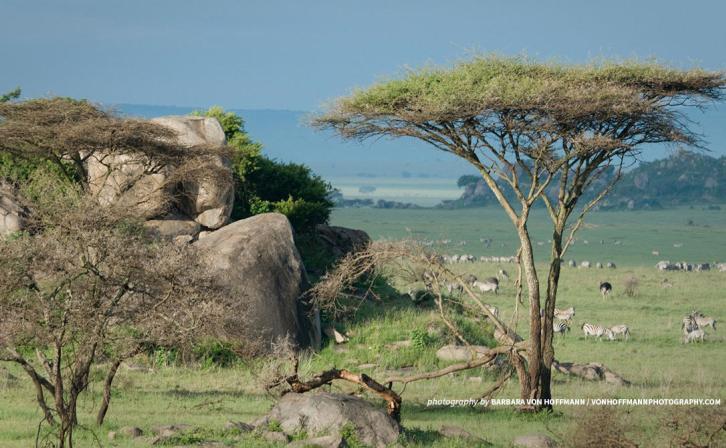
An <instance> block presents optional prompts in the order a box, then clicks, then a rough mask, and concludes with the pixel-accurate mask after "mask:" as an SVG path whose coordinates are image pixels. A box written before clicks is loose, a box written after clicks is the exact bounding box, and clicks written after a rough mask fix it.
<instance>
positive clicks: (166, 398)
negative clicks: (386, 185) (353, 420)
mask: <svg viewBox="0 0 726 448" xmlns="http://www.w3.org/2000/svg"><path fill="white" fill-rule="evenodd" d="M538 213H539V212H538ZM536 217H537V218H543V217H544V216H540V215H539V214H537V215H536ZM689 219H690V220H693V223H694V224H695V225H693V226H690V225H688V224H687V222H688V220H689ZM333 223H334V224H338V225H346V226H350V227H357V228H363V229H365V230H367V231H368V232H369V233H370V234H371V235H372V236H374V237H376V238H381V237H386V238H400V237H406V236H414V237H416V238H420V239H443V238H451V239H452V240H454V241H461V240H466V241H468V243H467V245H466V246H461V247H459V246H452V247H451V248H450V249H451V251H450V253H471V254H475V255H509V254H511V253H512V252H513V251H514V248H515V242H514V239H513V238H512V235H511V232H510V231H509V230H508V223H507V222H506V221H505V220H504V218H503V216H502V215H501V212H500V211H499V210H497V209H479V210H460V211H442V210H375V209H344V210H336V211H335V214H334V216H333ZM588 224H590V226H589V227H588V228H586V229H585V230H584V232H582V233H581V234H580V235H579V238H580V240H582V239H589V240H590V244H589V245H585V244H584V243H582V242H581V241H578V244H577V245H575V246H574V248H573V252H572V254H571V255H572V257H573V258H576V259H578V260H580V259H589V260H590V261H592V262H595V261H614V262H616V263H617V264H618V268H617V269H615V270H597V269H589V270H588V269H570V268H566V269H563V274H562V279H561V283H560V285H561V286H560V294H559V298H558V306H560V307H563V308H565V307H568V306H574V307H575V308H576V311H577V313H576V316H575V317H574V319H573V330H572V332H571V333H570V334H568V335H566V336H565V337H559V336H558V337H557V340H556V342H555V350H556V358H557V359H558V360H560V361H563V362H564V361H570V362H578V363H587V362H600V363H603V364H605V365H606V366H607V367H609V368H610V369H612V370H614V371H615V372H617V373H619V374H621V375H622V376H623V377H625V378H626V379H628V380H630V381H631V382H632V386H630V387H618V386H613V385H608V384H605V383H599V382H589V381H584V380H580V379H576V378H572V377H567V376H564V375H561V374H555V376H554V382H553V393H554V396H555V397H557V398H631V397H632V398H715V399H721V400H722V402H723V400H726V376H725V375H724V372H725V371H726V350H724V343H725V342H726V338H725V337H724V334H723V333H722V332H721V330H720V328H719V331H718V332H713V331H710V330H709V331H708V335H707V337H706V341H705V342H704V343H702V344H700V343H699V344H688V345H684V344H682V343H681V330H680V320H681V317H682V316H683V315H684V314H685V313H688V312H690V311H691V310H692V309H699V310H701V311H703V312H704V313H705V314H707V315H710V316H713V317H715V318H716V319H717V320H719V321H720V320H722V319H723V318H724V317H726V295H725V293H724V291H726V273H722V272H716V271H711V272H668V273H661V272H658V271H657V270H656V269H655V268H654V267H653V266H652V265H653V264H654V263H655V262H656V261H657V260H658V259H667V258H670V259H671V260H674V261H675V260H687V261H713V260H717V259H720V260H722V261H726V260H724V258H726V257H724V253H726V252H725V251H724V248H725V244H726V213H724V212H721V211H705V210H702V209H700V208H694V209H687V208H686V209H680V210H674V211H657V212H622V213H620V212H618V213H596V214H593V215H592V217H591V219H590V220H589V221H588ZM405 227H408V228H409V229H410V231H407V230H406V229H405ZM532 229H533V232H534V235H535V239H536V240H542V241H546V239H547V236H546V231H545V225H544V224H541V223H537V224H534V225H533V226H532ZM481 237H487V238H494V240H495V243H498V242H502V243H504V244H505V246H504V247H494V245H492V248H491V250H490V251H486V250H485V249H484V248H483V247H481V245H480V244H479V238H481ZM600 239H603V240H605V244H603V245H600V244H599V240H600ZM615 240H619V241H621V244H620V245H615V244H614V241H615ZM673 243H681V244H682V247H680V248H675V247H673ZM654 249H658V250H660V251H661V256H659V257H654V256H652V255H650V252H651V250H654ZM546 251H547V248H542V249H540V253H542V252H546ZM454 268H455V269H456V270H457V271H458V272H461V273H464V272H469V273H474V274H476V275H477V276H480V277H485V276H490V275H493V274H495V273H496V270H497V269H498V268H499V266H498V265H497V264H494V263H467V264H461V265H456V266H455V267H454ZM540 269H544V265H540ZM510 272H512V270H510ZM630 277H635V278H637V279H638V287H637V292H636V293H635V294H634V295H633V296H632V297H629V296H626V295H625V294H624V293H623V286H624V283H625V280H626V279H627V278H630ZM666 277H667V278H668V279H669V281H670V283H671V284H672V285H673V286H672V287H671V288H663V287H662V286H661V282H662V280H663V279H664V278H666ZM601 280H608V281H610V282H611V283H612V284H613V286H614V292H613V294H612V297H610V298H609V299H607V300H603V299H602V298H601V297H600V295H599V293H598V283H599V281H601ZM387 283H388V284H389V285H391V286H394V287H395V288H397V289H398V292H403V291H405V290H406V289H407V288H408V287H409V286H412V285H409V284H407V283H405V282H403V281H402V280H401V279H399V278H396V277H390V278H388V279H387ZM384 286H385V285H384ZM414 286H415V285H414ZM384 290H385V288H384ZM484 299H485V300H486V301H487V302H488V303H491V304H493V305H496V306H497V307H499V309H500V310H501V312H502V315H503V318H504V320H506V321H508V320H509V318H510V317H511V314H512V312H513V303H514V288H513V287H512V284H511V283H503V287H502V291H501V292H500V294H498V295H496V296H494V295H486V296H485V297H484ZM456 316H457V318H461V317H462V316H461V315H459V314H457V315H456ZM584 322H591V323H599V324H605V325H615V324H627V325H628V326H629V327H630V329H631V333H632V336H631V338H630V340H629V341H627V342H626V341H596V340H592V339H590V340H586V339H584V338H583V337H582V333H581V331H580V330H579V327H580V325H581V324H582V323H584ZM334 324H335V325H336V326H337V328H338V329H339V330H341V331H345V332H347V333H348V334H349V335H350V336H351V339H350V341H349V342H348V343H347V344H346V345H343V346H335V345H334V344H332V343H331V342H330V341H327V342H326V345H325V347H324V348H323V350H322V351H320V352H319V353H316V354H313V355H309V356H308V357H307V358H306V359H305V360H304V363H303V372H307V373H311V372H319V371H321V370H324V369H327V368H330V367H332V366H335V367H338V368H348V369H351V370H353V371H364V372H365V373H368V374H369V375H371V376H372V377H373V378H376V379H378V380H381V381H383V380H384V379H385V378H387V377H388V376H390V375H397V374H401V373H412V372H421V371H431V370H435V369H438V368H441V367H444V366H445V365H446V363H444V362H442V361H439V360H437V358H436V356H435V352H436V350H437V349H438V348H439V347H441V346H443V345H445V344H448V343H452V342H453V340H454V339H453V336H452V335H451V334H450V333H449V332H447V330H446V329H445V328H444V327H443V325H442V324H441V322H440V320H439V318H438V313H437V311H436V310H435V308H434V307H433V306H432V305H431V304H424V305H423V306H416V305H413V304H412V303H411V302H410V300H408V299H405V298H402V297H400V296H399V295H398V294H397V293H389V294H387V295H385V296H384V300H383V301H381V302H375V301H368V302H365V303H363V304H362V306H361V308H360V310H359V312H358V313H357V314H355V315H352V316H350V317H349V318H346V319H340V320H338V321H337V322H334ZM431 328H434V329H437V331H436V332H434V333H433V334H434V335H433V336H431V337H428V338H425V339H424V340H423V341H419V342H420V343H417V344H413V345H412V346H409V347H402V348H391V347H390V346H389V344H391V343H394V342H396V341H402V340H409V339H417V338H418V337H419V336H420V335H421V334H423V333H427V331H428V330H430V329H431ZM517 330H518V331H519V332H520V334H522V335H523V336H526V333H527V331H526V328H525V324H524V323H520V324H519V325H518V327H517ZM491 331H492V329H491V327H490V326H489V325H486V324H484V323H482V324H475V325H469V326H467V327H466V329H465V336H466V337H467V338H468V339H469V340H470V341H471V342H473V343H479V344H491V343H492V333H491ZM264 363H265V361H264V360H257V361H254V362H248V363H244V362H240V363H238V364H237V365H235V366H233V367H226V368H215V367H212V368H201V367H199V366H179V365H168V366H167V365H164V364H163V363H160V362H159V357H158V356H157V357H149V356H139V357H138V358H136V359H134V360H133V363H132V364H134V365H140V366H147V367H148V369H138V368H134V369H129V368H122V370H121V371H120V373H119V375H118V378H117V382H116V390H115V392H114V395H113V401H112V404H111V408H110V411H109V414H108V417H107V421H106V423H105V426H104V427H103V428H95V427H94V426H93V418H94V412H95V411H96V409H97V406H98V401H99V397H100V393H101V389H102V383H101V380H102V375H101V374H100V372H99V374H98V375H94V382H93V384H92V385H91V388H90V393H88V394H86V396H85V397H84V401H83V402H82V404H81V407H80V409H81V415H80V424H81V425H82V426H83V428H82V430H81V433H80V434H79V439H78V441H77V443H76V446H80V447H85V446H98V445H97V444H96V443H95V440H96V439H95V437H98V440H100V442H101V443H102V444H103V446H113V447H140V446H149V444H150V442H151V440H152V439H151V437H150V436H145V437H142V438H140V439H129V438H124V437H119V438H116V439H115V440H113V441H111V442H109V441H108V440H107V437H106V434H107V433H108V431H112V430H116V429H118V428H120V427H123V426H128V425H133V426H138V427H140V428H142V429H143V430H144V431H145V432H146V433H147V434H148V433H149V432H150V430H151V428H153V427H155V426H159V425H168V424H179V423H186V424H189V425H190V426H191V427H192V428H195V429H192V430H191V431H190V432H188V433H187V435H185V436H184V437H181V438H179V439H177V441H176V443H177V444H178V445H182V446H202V445H201V441H203V440H216V441H219V442H221V443H223V444H225V445H226V446H236V447H249V446H260V447H262V446H274V445H268V444H266V443H265V442H264V441H263V440H261V439H260V438H259V437H257V436H254V435H239V434H235V433H233V432H229V431H225V430H224V429H223V428H224V424H225V422H226V421H228V420H235V421H246V422H249V421H252V420H254V419H255V418H257V417H259V416H261V415H263V414H264V413H265V412H266V411H267V410H268V409H269V407H270V406H271V405H272V403H273V398H272V397H271V396H269V395H267V394H266V393H265V392H264V391H263V390H262V389H261V386H260V385H261V384H262V382H263V381H264V379H265V378H264V377H262V376H263V375H262V374H261V373H260V372H262V371H263V365H264ZM363 364H375V367H372V368H365V369H360V368H359V367H358V366H360V365H363ZM496 379H497V374H496V373H494V372H490V371H487V370H484V369H474V370H469V371H463V372H459V373H456V374H453V375H449V376H445V377H442V378H439V379H435V380H430V381H422V382H417V383H412V384H410V385H408V387H407V388H406V389H405V391H403V392H402V396H403V412H402V424H403V426H404V427H405V428H406V431H405V432H404V435H403V436H402V438H401V445H402V446H410V447H428V446H434V447H467V446H477V445H476V444H474V443H473V442H471V441H463V440H447V439H445V438H443V437H441V436H439V435H438V434H437V432H436V430H437V429H438V428H440V427H441V426H442V425H445V424H450V425H457V426H461V427H463V428H465V429H466V430H468V431H470V432H471V433H472V434H475V435H476V436H479V437H482V438H484V439H486V440H488V441H489V442H491V443H492V444H493V445H494V446H497V447H508V446H510V444H511V441H512V440H513V438H514V437H515V436H516V435H521V434H527V433H544V434H550V435H552V436H553V437H556V438H559V436H561V435H563V434H568V433H570V432H571V430H572V429H573V428H574V427H575V426H576V425H577V424H578V422H579V421H580V420H581V418H582V416H583V415H584V414H586V413H588V412H591V411H592V409H593V408H592V407H578V406H571V407H568V406H561V407H558V408H556V409H555V412H554V413H553V414H549V415H535V416H529V415H521V414H517V413H516V412H515V411H514V409H513V408H512V407H506V406H505V407H490V408H469V407H463V408H449V407H431V406H427V400H429V399H469V398H478V397H479V396H480V395H481V393H482V392H483V391H484V390H485V389H487V388H488V387H489V386H490V385H491V384H492V383H493V382H494V381H495V380H496ZM394 388H396V389H397V390H398V391H401V389H400V387H395V386H394ZM331 389H332V390H333V391H339V392H346V393H348V392H358V391H357V389H356V388H355V387H352V386H350V385H347V384H339V383H335V384H334V385H333V386H332V388H331ZM518 396H519V395H518V388H517V385H516V381H514V380H510V381H509V383H508V384H507V385H506V387H505V389H504V390H502V391H501V392H500V393H499V395H498V397H497V398H518ZM371 400H372V402H373V403H375V404H376V405H380V406H382V402H381V401H379V400H376V399H374V398H371ZM725 403H726V402H725ZM702 410H705V411H706V412H708V413H711V414H712V415H713V418H714V419H715V418H717V414H718V415H720V416H721V417H720V418H723V416H724V404H723V403H722V404H721V406H718V407H711V408H703V409H702ZM674 411H678V410H677V409H675V408H673V407H620V408H617V409H616V412H617V413H618V415H621V416H622V417H623V420H624V421H625V422H626V423H627V435H628V436H629V437H631V438H632V439H634V440H635V441H636V442H638V443H639V444H640V446H641V447H664V446H669V441H670V434H671V433H670V430H669V429H667V428H665V427H664V421H665V419H666V418H669V417H670V416H671V415H672V413H673V412H674ZM680 411H689V412H690V409H689V410H683V409H681V410H680ZM40 420H41V414H40V412H39V411H38V408H37V405H36V403H35V401H34V392H33V389H32V388H31V387H30V386H29V383H28V382H27V381H26V379H25V377H24V376H23V373H22V371H20V369H18V368H16V367H15V366H10V365H4V366H0V447H3V448H5V447H8V448H20V447H28V446H34V438H35V434H36V430H37V427H38V423H39V422H40ZM664 428H665V429H664ZM94 434H95V435H94ZM725 437H726V434H724V432H721V433H720V435H718V436H717V437H716V439H715V441H714V444H713V445H711V446H726V439H725ZM280 446H282V445H280ZM613 446H614V445H613Z"/></svg>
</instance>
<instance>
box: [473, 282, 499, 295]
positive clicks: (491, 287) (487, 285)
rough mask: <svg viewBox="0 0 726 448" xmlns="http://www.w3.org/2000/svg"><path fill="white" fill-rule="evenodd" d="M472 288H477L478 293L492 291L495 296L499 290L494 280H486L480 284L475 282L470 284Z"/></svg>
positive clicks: (497, 283)
mask: <svg viewBox="0 0 726 448" xmlns="http://www.w3.org/2000/svg"><path fill="white" fill-rule="evenodd" d="M492 280H493V281H492ZM472 286H473V287H474V288H477V289H478V290H479V291H480V292H490V291H494V294H497V290H498V289H499V281H498V280H497V279H496V278H487V279H485V280H484V281H481V282H480V281H475V282H474V283H472Z"/></svg>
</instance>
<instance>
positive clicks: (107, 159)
mask: <svg viewBox="0 0 726 448" xmlns="http://www.w3.org/2000/svg"><path fill="white" fill-rule="evenodd" d="M85 166H86V173H87V175H88V190H89V192H90V193H91V194H92V195H93V196H94V197H95V198H96V200H97V201H98V203H99V204H101V205H103V206H108V205H112V204H117V205H120V206H122V207H124V208H126V209H130V210H133V212H134V214H136V215H138V216H139V217H142V218H145V219H149V218H154V217H158V216H161V215H163V214H164V213H166V211H167V210H168V208H169V205H170V202H169V201H170V199H171V195H172V193H173V191H172V189H171V187H170V185H169V182H168V181H167V180H168V177H169V169H168V168H167V167H163V166H159V165H157V164H155V162H154V161H152V160H150V159H149V158H148V157H146V156H145V155H143V154H113V153H109V152H103V151H98V152H95V153H94V154H92V155H90V156H89V157H88V158H87V159H86V162H85Z"/></svg>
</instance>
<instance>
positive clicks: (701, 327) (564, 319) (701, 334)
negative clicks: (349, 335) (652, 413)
mask: <svg viewBox="0 0 726 448" xmlns="http://www.w3.org/2000/svg"><path fill="white" fill-rule="evenodd" d="M422 279H423V283H424V286H425V288H426V289H425V290H417V291H414V290H412V289H409V291H408V295H409V296H410V297H411V299H412V300H413V301H414V302H420V301H421V300H422V299H423V298H425V297H434V281H435V277H434V274H433V273H432V272H430V271H424V272H423V275H422ZM500 280H502V281H508V280H509V274H508V273H507V271H505V270H504V269H499V271H498V273H497V276H496V277H487V278H484V279H482V280H479V279H478V278H477V277H476V276H475V275H473V274H467V275H465V276H463V277H462V278H461V282H459V281H457V282H444V283H442V284H441V285H440V286H441V287H442V290H443V291H446V292H447V293H448V294H450V295H451V294H454V293H456V294H458V295H461V294H463V293H464V287H463V285H462V282H463V284H466V285H467V286H469V287H470V288H471V289H473V290H474V291H478V292H481V293H488V292H493V293H494V294H497V293H498V291H499V283H500ZM612 289H613V287H612V284H610V283H609V282H606V281H604V282H601V283H600V285H599V290H600V294H602V296H603V298H605V297H607V296H608V295H609V294H610V293H611V292H612ZM484 306H485V307H486V308H487V310H488V311H489V312H490V313H491V314H493V315H494V316H496V317H499V309H498V308H497V307H496V306H493V305H489V304H484ZM543 312H544V310H542V311H541V313H542V314H541V315H542V316H544V314H543ZM574 316H575V308H574V307H572V306H571V307H569V308H566V309H559V308H555V310H554V316H553V317H554V320H553V322H552V331H553V333H555V334H560V335H563V336H564V335H565V334H566V333H568V332H569V331H570V329H571V326H572V318H573V317H574ZM681 327H682V330H683V342H684V343H690V342H695V341H703V340H704V338H705V336H706V332H705V329H706V328H707V327H711V329H712V330H713V331H716V320H715V319H714V318H712V317H708V316H705V315H704V314H703V313H701V312H700V311H692V312H691V313H690V314H687V315H686V316H684V317H683V320H682V326H681ZM580 329H581V330H582V332H583V334H584V336H585V339H588V338H589V337H590V336H592V337H594V338H595V339H598V340H602V338H603V337H604V338H607V340H610V341H615V340H618V339H622V340H625V341H626V340H628V339H629V338H630V327H628V325H625V324H618V325H614V326H610V327H607V326H604V325H599V324H592V323H589V322H585V323H583V324H582V326H581V327H580Z"/></svg>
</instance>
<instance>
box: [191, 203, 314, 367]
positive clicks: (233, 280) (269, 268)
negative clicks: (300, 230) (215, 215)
mask: <svg viewBox="0 0 726 448" xmlns="http://www.w3.org/2000/svg"><path fill="white" fill-rule="evenodd" d="M194 245H195V246H196V247H198V248H199V249H200V250H201V251H202V253H203V256H204V259H205V260H206V262H207V263H208V264H209V267H210V269H211V270H212V271H213V272H214V273H215V275H216V276H217V277H218V278H219V279H220V282H222V283H223V284H226V285H228V286H229V290H230V300H232V301H233V303H236V304H238V310H239V312H238V313H235V314H233V315H230V316H229V318H228V319H227V320H226V321H225V322H224V323H223V325H221V326H222V327H223V328H222V330H223V332H224V333H226V336H227V337H230V338H233V339H235V340H237V341H240V342H242V343H244V344H245V345H246V347H247V348H248V349H249V350H250V351H252V352H257V353H264V352H267V351H269V349H270V348H271V346H272V343H273V342H275V340H276V339H279V338H284V337H286V336H289V337H291V338H292V340H293V341H294V342H296V343H297V345H298V346H300V347H319V344H320V321H319V318H310V317H309V316H310V314H311V310H310V309H308V308H307V307H306V305H305V304H304V303H303V302H302V301H301V300H300V296H301V294H302V293H303V291H304V290H305V289H306V288H307V287H308V281H307V277H306V275H305V269H304V266H303V264H302V260H301V259H300V254H299V253H298V251H297V248H296V247H295V242H294V240H293V234H292V227H291V226H290V222H289V221H288V220H287V218H286V217H285V215H282V214H279V213H264V214H261V215H257V216H253V217H251V218H247V219H243V220H241V221H236V222H234V223H232V224H229V225H227V226H224V227H222V228H221V229H219V230H216V231H214V232H212V233H210V234H209V235H207V236H206V237H204V238H203V239H201V240H198V241H197V242H195V243H194Z"/></svg>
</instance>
